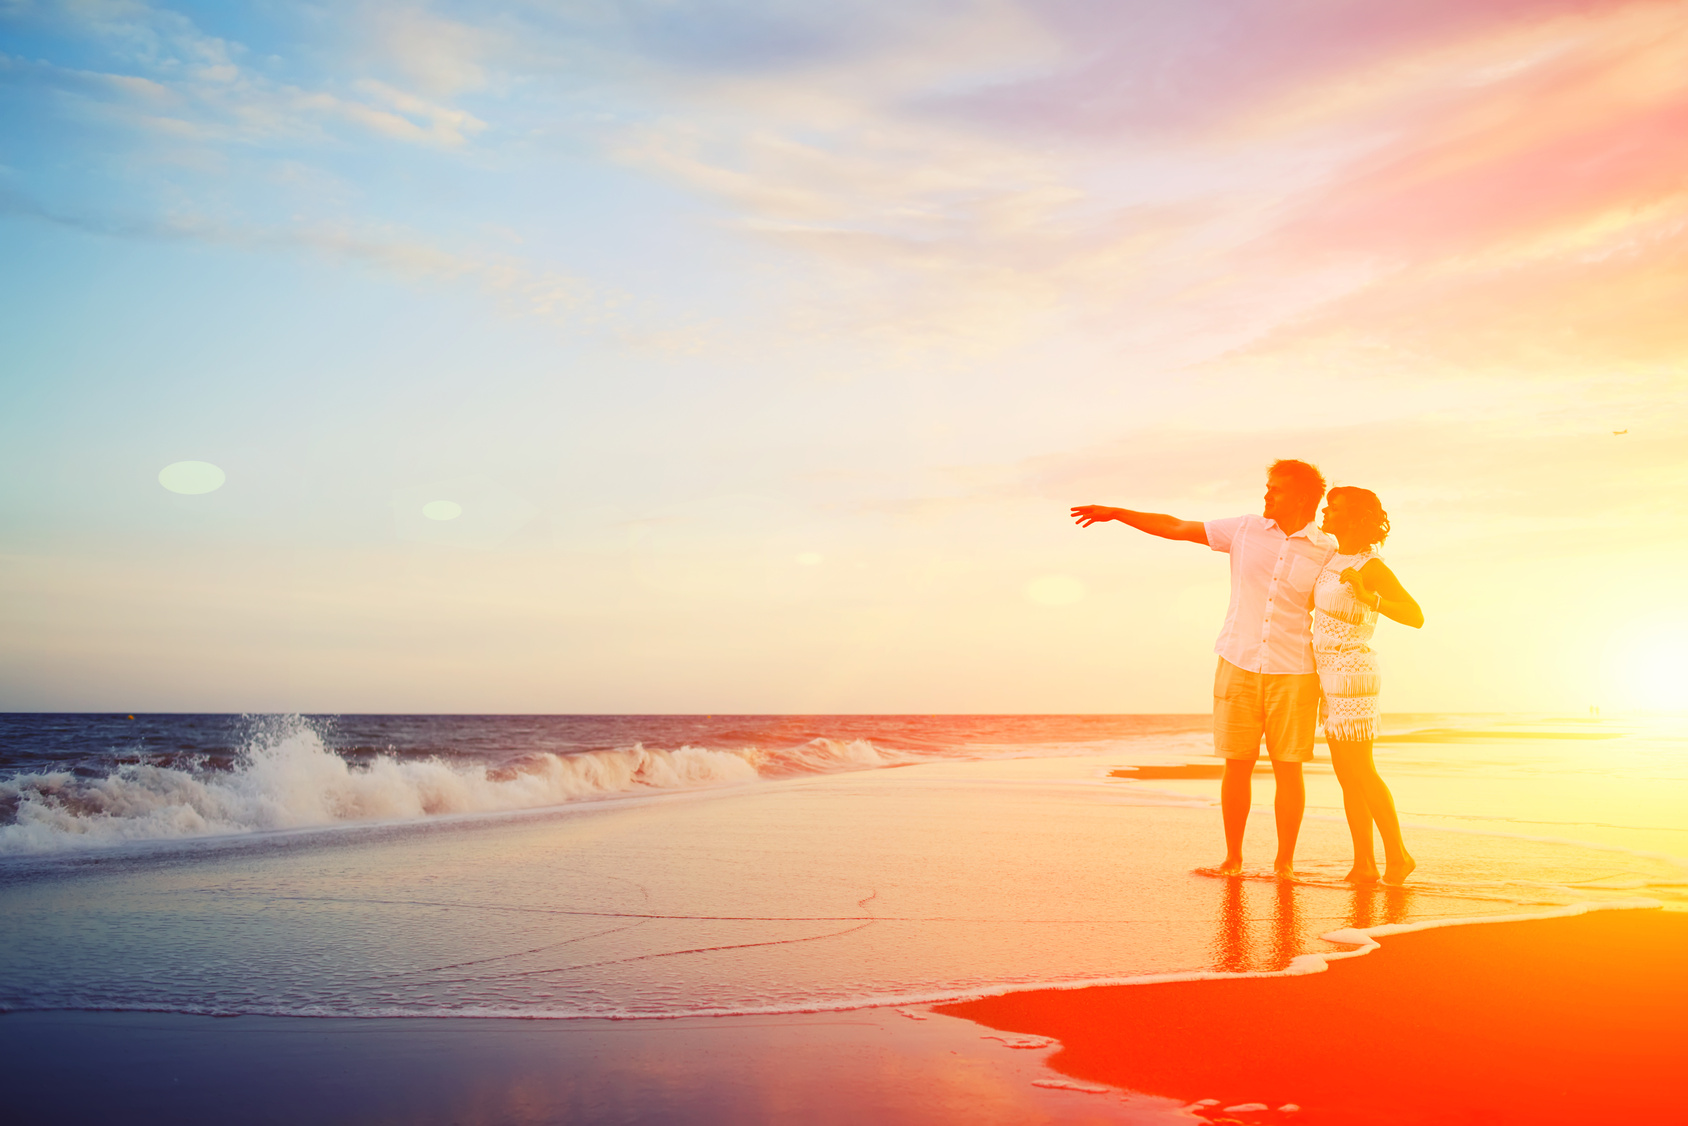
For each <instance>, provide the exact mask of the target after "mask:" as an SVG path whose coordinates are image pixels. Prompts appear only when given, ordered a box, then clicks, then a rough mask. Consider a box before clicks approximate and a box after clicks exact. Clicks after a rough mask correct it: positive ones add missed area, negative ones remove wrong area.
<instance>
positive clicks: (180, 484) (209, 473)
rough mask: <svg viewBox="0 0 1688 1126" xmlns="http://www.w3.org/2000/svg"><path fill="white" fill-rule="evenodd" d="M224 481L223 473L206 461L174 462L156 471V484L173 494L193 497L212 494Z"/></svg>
mask: <svg viewBox="0 0 1688 1126" xmlns="http://www.w3.org/2000/svg"><path fill="white" fill-rule="evenodd" d="M224 480H226V478H225V477H224V474H223V471H222V470H221V469H219V468H218V467H217V466H215V465H212V464H211V463H210V462H208V461H176V462H171V463H170V464H169V465H166V466H165V467H164V468H163V469H160V470H159V471H158V483H159V484H160V485H163V486H164V487H165V488H166V489H169V490H170V491H171V492H173V493H183V494H186V495H188V496H193V495H195V494H197V493H214V492H216V491H217V490H218V489H220V488H222V487H223V481H224Z"/></svg>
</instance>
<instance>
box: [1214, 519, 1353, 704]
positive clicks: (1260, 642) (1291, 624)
mask: <svg viewBox="0 0 1688 1126" xmlns="http://www.w3.org/2000/svg"><path fill="white" fill-rule="evenodd" d="M1206 528H1207V545H1208V546H1209V547H1211V548H1212V549H1213V550H1215V551H1224V552H1228V553H1229V554H1230V556H1231V608H1230V609H1229V610H1228V611H1226V613H1225V626H1224V628H1223V629H1221V630H1220V631H1219V640H1218V642H1216V643H1215V644H1214V646H1213V651H1214V652H1215V653H1218V654H1219V655H1220V656H1221V657H1223V658H1225V659H1226V660H1227V661H1230V662H1231V663H1232V664H1233V665H1236V666H1237V667H1238V668H1240V669H1247V670H1248V671H1249V672H1258V673H1266V674H1267V675H1286V674H1292V673H1308V672H1313V671H1314V665H1313V619H1312V614H1311V611H1312V609H1313V584H1314V582H1315V581H1317V579H1318V577H1319V572H1320V571H1322V570H1324V568H1325V561H1326V560H1328V559H1329V558H1330V557H1331V555H1332V554H1334V553H1335V551H1336V541H1335V540H1334V539H1332V538H1331V537H1330V536H1327V535H1326V534H1325V533H1323V532H1321V531H1319V530H1318V529H1317V528H1315V527H1313V525H1312V523H1311V521H1309V522H1308V524H1307V526H1306V527H1305V528H1302V529H1301V530H1300V531H1297V532H1294V533H1292V534H1291V535H1287V536H1286V535H1284V533H1283V531H1282V530H1281V529H1280V528H1279V527H1278V525H1277V523H1276V522H1275V521H1272V520H1268V519H1266V517H1264V516H1232V517H1230V518H1228V519H1225V520H1209V521H1208V522H1207V524H1206Z"/></svg>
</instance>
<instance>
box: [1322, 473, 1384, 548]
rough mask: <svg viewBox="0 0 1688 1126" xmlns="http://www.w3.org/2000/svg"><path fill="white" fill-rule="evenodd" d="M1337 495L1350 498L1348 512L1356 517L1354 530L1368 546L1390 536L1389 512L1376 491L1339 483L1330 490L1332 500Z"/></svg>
mask: <svg viewBox="0 0 1688 1126" xmlns="http://www.w3.org/2000/svg"><path fill="white" fill-rule="evenodd" d="M1337 497H1346V498H1348V513H1349V515H1350V516H1352V517H1353V518H1354V530H1355V531H1357V532H1359V533H1360V538H1361V539H1362V540H1364V541H1365V543H1366V546H1368V547H1371V546H1374V545H1376V544H1380V543H1382V542H1383V541H1384V540H1385V539H1387V538H1388V537H1389V513H1387V512H1385V511H1383V502H1382V501H1380V500H1378V499H1377V494H1376V493H1374V492H1372V491H1371V490H1370V489H1357V488H1355V487H1354V486H1353V485H1338V486H1337V487H1336V488H1334V489H1332V490H1331V491H1330V499H1331V500H1332V501H1334V500H1336V498H1337Z"/></svg>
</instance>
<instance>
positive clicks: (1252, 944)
mask: <svg viewBox="0 0 1688 1126" xmlns="http://www.w3.org/2000/svg"><path fill="white" fill-rule="evenodd" d="M1340 894H1344V895H1346V897H1347V899H1348V903H1347V908H1346V919H1345V920H1344V921H1343V922H1342V923H1340V924H1339V923H1338V922H1337V919H1338V918H1341V917H1342V916H1340V915H1335V914H1334V913H1333V912H1332V910H1331V907H1332V904H1331V896H1332V890H1331V889H1330V888H1328V887H1323V886H1318V887H1307V886H1304V885H1301V884H1295V883H1290V882H1287V881H1277V880H1274V881H1271V882H1270V883H1268V882H1266V881H1261V880H1246V879H1229V880H1221V881H1219V905H1218V910H1217V911H1216V912H1215V913H1214V918H1215V920H1216V922H1217V928H1216V931H1215V936H1214V942H1213V951H1212V953H1213V963H1212V964H1213V968H1214V969H1216V970H1218V971H1220V972H1222V973H1261V972H1269V971H1272V970H1281V969H1283V968H1284V967H1285V966H1287V965H1289V963H1290V961H1291V960H1292V959H1294V958H1295V956H1296V955H1297V954H1302V953H1306V952H1307V951H1309V950H1312V949H1317V948H1319V946H1318V944H1317V943H1316V940H1317V939H1318V937H1319V935H1321V934H1324V933H1327V932H1329V931H1332V930H1335V929H1337V928H1338V926H1339V925H1340V926H1347V927H1353V928H1357V929H1365V928H1367V927H1375V926H1380V925H1383V924H1392V923H1404V922H1406V921H1407V919H1408V917H1409V916H1410V915H1411V913H1412V906H1413V896H1414V891H1413V889H1412V888H1404V887H1383V886H1381V885H1371V886H1366V887H1356V888H1353V889H1352V890H1350V891H1348V892H1345V893H1340Z"/></svg>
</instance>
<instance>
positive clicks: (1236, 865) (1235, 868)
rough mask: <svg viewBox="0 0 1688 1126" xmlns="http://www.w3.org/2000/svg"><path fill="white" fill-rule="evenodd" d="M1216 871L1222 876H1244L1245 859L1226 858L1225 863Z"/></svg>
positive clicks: (1236, 857) (1237, 857)
mask: <svg viewBox="0 0 1688 1126" xmlns="http://www.w3.org/2000/svg"><path fill="white" fill-rule="evenodd" d="M1214 871H1215V872H1218V873H1219V874H1220V875H1221V876H1240V875H1242V874H1243V858H1242V857H1240V856H1227V857H1226V858H1225V863H1223V864H1221V865H1220V866H1219V867H1217V868H1215V869H1214Z"/></svg>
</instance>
